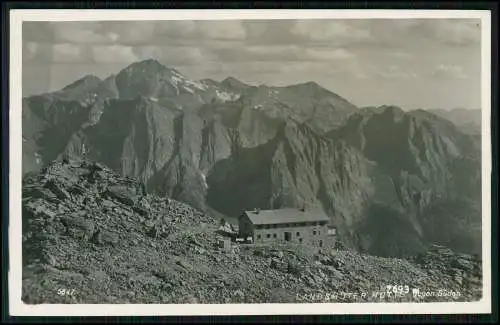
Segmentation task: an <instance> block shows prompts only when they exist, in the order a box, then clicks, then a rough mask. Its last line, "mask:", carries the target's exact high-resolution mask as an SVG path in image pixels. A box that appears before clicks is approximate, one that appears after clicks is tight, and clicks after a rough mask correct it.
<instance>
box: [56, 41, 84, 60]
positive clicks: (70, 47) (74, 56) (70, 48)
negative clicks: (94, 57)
mask: <svg viewBox="0 0 500 325" xmlns="http://www.w3.org/2000/svg"><path fill="white" fill-rule="evenodd" d="M85 52H86V48H84V47H83V46H79V45H77V44H70V43H62V44H55V45H54V46H53V57H52V61H53V62H85V61H89V57H88V56H87V55H85V54H86V53H85Z"/></svg>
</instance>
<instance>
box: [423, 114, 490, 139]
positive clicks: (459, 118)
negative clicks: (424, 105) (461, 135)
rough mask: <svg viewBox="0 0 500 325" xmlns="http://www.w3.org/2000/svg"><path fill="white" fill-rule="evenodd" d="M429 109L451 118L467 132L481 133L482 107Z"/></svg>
mask: <svg viewBox="0 0 500 325" xmlns="http://www.w3.org/2000/svg"><path fill="white" fill-rule="evenodd" d="M427 111H429V112H431V113H433V114H436V115H438V116H441V117H444V118H445V119H447V120H450V121H451V122H453V123H454V124H455V125H456V126H458V127H459V128H460V129H461V130H462V131H463V132H465V133H468V134H481V110H480V109H465V108H455V109H450V110H446V109H428V110H427Z"/></svg>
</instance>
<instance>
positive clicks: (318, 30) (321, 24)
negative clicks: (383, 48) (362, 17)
mask: <svg viewBox="0 0 500 325" xmlns="http://www.w3.org/2000/svg"><path fill="white" fill-rule="evenodd" d="M292 33H293V34H295V35H297V36H299V37H301V38H303V39H306V40H309V41H333V42H344V43H346V42H356V41H360V40H368V39H370V38H371V32H370V29H369V28H368V27H367V26H364V24H359V22H358V21H357V20H303V21H298V22H297V23H296V24H295V26H294V27H293V29H292Z"/></svg>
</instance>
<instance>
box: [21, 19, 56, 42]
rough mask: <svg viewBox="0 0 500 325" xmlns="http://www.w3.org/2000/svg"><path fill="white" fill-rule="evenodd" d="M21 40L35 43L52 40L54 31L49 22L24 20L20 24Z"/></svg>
mask: <svg viewBox="0 0 500 325" xmlns="http://www.w3.org/2000/svg"><path fill="white" fill-rule="evenodd" d="M22 33H23V36H22V37H23V41H24V42H37V43H52V42H54V33H53V31H52V28H51V27H50V23H49V22H45V21H24V22H23V25H22Z"/></svg>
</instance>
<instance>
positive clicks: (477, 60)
mask: <svg viewBox="0 0 500 325" xmlns="http://www.w3.org/2000/svg"><path fill="white" fill-rule="evenodd" d="M480 39H481V30H480V21H479V20H474V19H415V20H411V19H322V20H321V19H309V20H263V21H258V20H230V21H213V20H212V21H192V20H177V21H90V22H43V21H39V22H23V50H22V59H23V60H22V62H23V67H22V69H23V96H29V95H33V94H39V93H44V92H48V91H54V90H57V89H60V88H62V87H64V86H66V85H68V84H70V83H71V82H73V81H75V80H77V79H79V78H81V77H83V76H84V75H88V74H93V75H96V76H98V77H100V78H105V77H107V76H109V75H110V74H116V73H118V72H119V71H120V70H121V69H123V68H125V67H126V66H128V65H129V64H131V63H133V62H136V61H140V60H145V59H150V58H153V59H156V60H158V61H159V62H161V63H162V64H164V65H166V66H168V67H171V68H175V69H177V70H178V71H179V72H181V73H182V74H184V75H185V76H186V77H189V78H190V79H195V80H198V79H203V78H212V79H215V80H223V79H225V78H226V77H229V76H232V77H235V78H237V79H240V80H241V81H244V82H247V83H250V84H255V85H258V84H266V85H270V86H271V85H274V86H285V85H290V84H297V83H303V82H308V81H315V82H317V83H319V84H320V85H322V86H323V87H325V88H327V89H329V90H331V91H333V92H335V93H336V94H338V95H340V96H342V97H344V98H345V99H347V100H349V101H350V102H352V103H353V104H355V105H357V106H360V107H363V106H377V105H397V106H400V107H402V108H403V109H417V108H445V109H449V108H457V107H461V108H468V109H477V108H480V99H481V91H480V90H481V44H480Z"/></svg>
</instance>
